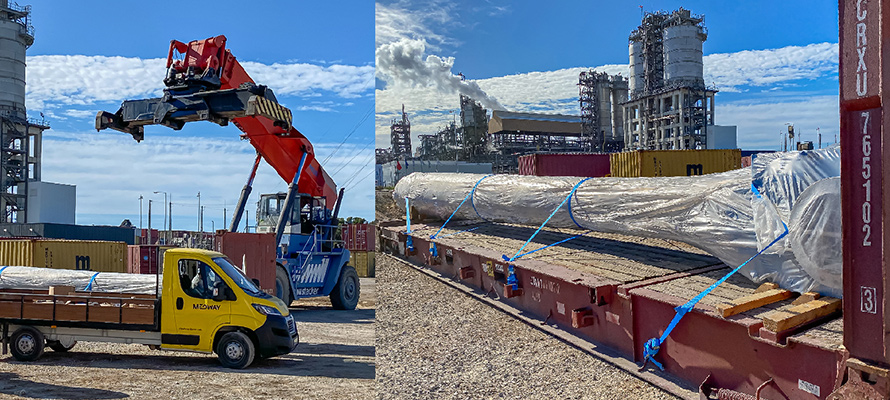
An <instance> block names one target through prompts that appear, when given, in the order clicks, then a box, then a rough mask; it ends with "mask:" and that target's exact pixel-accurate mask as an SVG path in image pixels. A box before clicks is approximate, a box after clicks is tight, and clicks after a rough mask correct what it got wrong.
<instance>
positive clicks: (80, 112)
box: [62, 110, 96, 118]
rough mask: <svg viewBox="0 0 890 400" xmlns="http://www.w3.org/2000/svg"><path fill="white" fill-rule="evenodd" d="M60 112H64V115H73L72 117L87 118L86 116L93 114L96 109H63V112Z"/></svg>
mask: <svg viewBox="0 0 890 400" xmlns="http://www.w3.org/2000/svg"><path fill="white" fill-rule="evenodd" d="M62 114H65V115H67V116H69V117H73V118H87V117H92V116H95V115H96V111H93V110H65V111H64V112H62Z"/></svg>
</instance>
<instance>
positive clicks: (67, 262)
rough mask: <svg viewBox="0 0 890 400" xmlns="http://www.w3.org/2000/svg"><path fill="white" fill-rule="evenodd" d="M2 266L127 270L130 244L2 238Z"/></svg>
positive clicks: (0, 247)
mask: <svg viewBox="0 0 890 400" xmlns="http://www.w3.org/2000/svg"><path fill="white" fill-rule="evenodd" d="M0 265H15V266H22V267H42V268H58V269H76V270H86V271H97V272H127V244H126V243H124V242H103V241H91V240H57V239H3V240H0Z"/></svg>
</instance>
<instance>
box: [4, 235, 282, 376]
mask: <svg viewBox="0 0 890 400" xmlns="http://www.w3.org/2000/svg"><path fill="white" fill-rule="evenodd" d="M160 279H161V280H162V284H161V285H160V287H161V288H160V290H159V293H156V294H154V295H145V294H132V293H107V292H87V291H65V290H62V291H61V292H62V293H55V292H58V290H56V291H54V292H53V293H50V291H48V290H42V291H41V290H24V289H0V329H2V331H0V339H2V342H3V349H2V350H3V354H6V353H7V351H11V352H12V355H13V357H15V358H16V359H17V360H19V361H33V360H36V359H37V358H39V357H40V356H41V354H43V351H44V348H45V347H46V346H48V347H50V348H51V349H53V350H55V351H61V352H65V351H68V350H69V349H71V348H72V347H73V346H74V344H75V343H76V342H77V341H94V342H114V343H137V344H145V345H148V346H150V347H153V348H160V349H165V350H183V351H196V352H201V353H216V354H217V356H218V357H219V361H220V363H222V365H224V366H226V367H229V368H238V369H240V368H245V367H247V366H249V365H250V364H251V363H252V362H253V360H254V359H255V358H257V357H259V358H266V357H274V356H277V355H281V354H287V353H290V352H291V351H292V350H293V349H294V347H296V345H297V344H298V343H299V335H298V334H297V327H296V324H295V322H294V319H293V316H291V315H290V312H289V311H288V308H287V306H286V305H285V304H284V303H283V302H282V301H281V300H279V299H278V298H276V297H274V296H271V295H268V294H266V293H264V292H263V291H261V290H260V289H258V288H257V286H256V285H255V284H254V282H252V281H251V280H250V279H248V278H247V277H246V276H245V275H244V274H243V273H242V272H241V271H240V270H239V269H238V268H237V267H235V266H234V265H232V263H231V262H230V261H229V260H228V259H227V258H226V257H225V256H224V255H222V254H220V253H217V252H213V251H206V250H198V249H170V250H168V251H167V252H166V253H165V254H164V263H163V270H162V278H160ZM69 288H70V287H69ZM53 289H57V287H54V288H53ZM66 292H67V293H66Z"/></svg>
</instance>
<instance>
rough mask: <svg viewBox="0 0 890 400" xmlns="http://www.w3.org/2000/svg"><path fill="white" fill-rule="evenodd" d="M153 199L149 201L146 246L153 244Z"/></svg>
mask: <svg viewBox="0 0 890 400" xmlns="http://www.w3.org/2000/svg"><path fill="white" fill-rule="evenodd" d="M151 201H152V200H151V199H148V234H147V235H146V238H147V240H146V241H147V242H148V243H146V244H151Z"/></svg>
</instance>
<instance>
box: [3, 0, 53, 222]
mask: <svg viewBox="0 0 890 400" xmlns="http://www.w3.org/2000/svg"><path fill="white" fill-rule="evenodd" d="M30 16H31V6H19V5H18V4H16V3H12V4H10V3H9V1H8V0H0V223H25V222H28V221H27V209H28V182H30V181H39V180H40V158H41V152H42V147H43V145H42V137H43V131H44V130H46V129H49V126H48V125H47V123H46V122H45V121H37V120H34V119H29V118H28V115H27V112H26V109H25V51H26V50H27V49H28V47H30V46H31V45H32V44H33V43H34V27H33V26H32V25H31V18H30Z"/></svg>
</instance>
